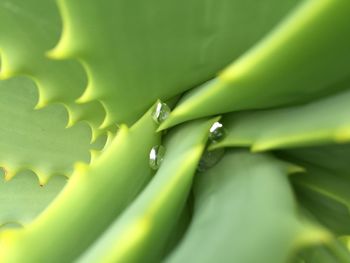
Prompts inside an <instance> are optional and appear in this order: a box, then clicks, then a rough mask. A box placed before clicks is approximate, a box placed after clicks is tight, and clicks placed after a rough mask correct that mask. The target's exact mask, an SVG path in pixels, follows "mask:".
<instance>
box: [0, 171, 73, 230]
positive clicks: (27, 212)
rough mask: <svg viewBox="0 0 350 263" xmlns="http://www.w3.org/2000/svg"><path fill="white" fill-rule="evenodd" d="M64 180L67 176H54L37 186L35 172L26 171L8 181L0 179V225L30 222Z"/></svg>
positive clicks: (53, 195) (62, 184) (49, 201)
mask: <svg viewBox="0 0 350 263" xmlns="http://www.w3.org/2000/svg"><path fill="white" fill-rule="evenodd" d="M66 181H67V178H64V177H63V176H54V177H53V178H52V179H51V180H50V181H49V182H48V183H47V184H46V185H45V186H39V184H38V179H37V177H36V176H35V174H33V173H30V172H28V171H25V172H22V173H21V174H19V175H18V176H16V177H15V178H13V179H12V180H11V181H9V182H6V181H5V180H1V181H0V226H1V225H3V224H7V223H18V224H21V225H27V224H28V223H30V222H31V221H32V220H33V219H34V218H36V217H37V216H38V215H39V214H40V213H41V212H42V211H43V210H44V209H45V208H46V207H47V206H48V204H50V203H51V201H52V200H53V199H54V198H55V197H56V195H57V194H58V193H59V192H60V191H61V189H62V188H63V186H64V185H65V183H66ZM0 230H1V228H0Z"/></svg>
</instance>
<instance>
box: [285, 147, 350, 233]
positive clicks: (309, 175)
mask: <svg viewBox="0 0 350 263" xmlns="http://www.w3.org/2000/svg"><path fill="white" fill-rule="evenodd" d="M349 154H350V145H349V144H345V145H329V146H323V147H312V148H304V149H296V150H289V151H286V152H281V153H280V155H281V156H284V157H285V158H287V159H289V160H292V161H293V162H294V163H297V164H298V165H302V166H303V167H304V168H305V170H306V172H305V173H302V174H298V175H295V176H293V177H292V180H293V182H294V184H295V188H296V191H297V193H298V198H299V201H300V203H301V204H302V205H303V206H305V207H307V208H308V210H310V211H311V212H312V213H313V214H314V215H315V216H316V217H317V219H318V221H320V222H321V223H323V224H324V225H326V226H327V227H329V228H330V229H332V231H334V232H335V233H336V234H338V235H349V234H350V225H349V222H350V214H349V208H350V194H349V187H350V169H349V168H350V162H349V156H350V155H349Z"/></svg>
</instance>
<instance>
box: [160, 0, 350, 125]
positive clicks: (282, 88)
mask: <svg viewBox="0 0 350 263" xmlns="http://www.w3.org/2000/svg"><path fill="white" fill-rule="evenodd" d="M349 8H350V2H349V1H347V0H339V1H334V0H319V1H314V0H308V1H304V3H303V4H301V6H300V7H299V8H298V9H297V10H296V11H295V12H293V13H292V14H291V15H290V16H288V17H287V18H286V19H285V20H284V22H282V23H281V24H280V25H279V26H278V27H276V28H275V29H274V30H273V31H272V32H271V33H270V34H269V35H268V36H267V37H266V38H265V39H263V40H262V41H260V42H259V43H258V44H257V45H256V46H254V47H253V48H252V49H250V50H249V51H248V52H246V53H245V54H244V55H243V56H241V57H240V58H239V59H238V60H236V61H234V62H233V63H232V64H231V65H230V66H229V67H227V68H226V69H225V70H224V71H223V72H222V73H221V74H219V76H218V77H217V78H215V79H213V80H212V81H210V82H208V83H205V84H204V85H202V86H200V87H199V88H197V89H194V90H192V91H190V92H189V93H188V94H187V95H186V96H185V97H184V98H183V99H182V101H181V102H180V104H179V106H178V107H177V108H175V110H174V111H173V112H172V114H171V115H170V118H168V119H167V121H166V122H164V123H163V124H162V126H161V127H160V128H161V129H165V128H168V127H170V126H173V125H175V124H177V123H180V122H184V121H186V120H191V119H195V118H199V117H204V116H210V115H214V114H221V113H225V112H231V111H239V110H246V109H262V108H271V107H276V106H282V105H290V104H295V103H301V102H305V101H309V100H312V99H315V98H319V97H321V96H324V95H328V94H330V93H334V92H336V91H339V90H341V89H345V88H348V85H345V84H347V83H348V82H347V81H345V82H344V80H345V79H347V80H349V76H350V51H349V48H348V47H349V45H350V38H349V35H350V28H349V24H350V17H349V14H348V10H349ZM342 82H344V83H343V84H344V85H340V84H339V83H342Z"/></svg>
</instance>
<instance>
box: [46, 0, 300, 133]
mask: <svg viewBox="0 0 350 263" xmlns="http://www.w3.org/2000/svg"><path fill="white" fill-rule="evenodd" d="M58 3H59V7H60V11H61V14H62V17H63V34H62V37H61V40H60V42H59V44H58V46H56V48H55V49H54V50H53V51H52V52H51V53H50V55H51V57H54V58H59V59H62V58H77V59H79V60H80V61H81V62H82V63H83V65H84V67H85V68H86V71H87V72H88V77H89V85H88V87H87V89H86V91H85V93H84V95H83V96H82V97H81V98H80V100H79V101H80V102H87V101H91V100H95V99H99V100H101V101H102V102H103V104H104V106H105V108H106V109H107V118H106V119H105V121H104V126H108V125H110V124H111V123H114V122H117V123H127V124H129V123H133V122H134V121H135V120H136V119H138V118H139V117H140V115H141V114H142V113H143V112H144V111H145V110H146V109H147V108H148V107H150V105H152V104H153V103H154V101H155V100H156V99H158V98H159V99H162V100H167V99H169V98H171V97H173V96H174V95H177V94H180V93H181V92H183V91H185V90H188V89H190V88H191V87H193V86H194V85H198V84H200V83H202V82H204V81H206V80H208V79H210V78H212V77H214V75H215V73H216V72H217V71H218V70H220V69H222V68H223V67H224V66H226V65H227V64H228V63H230V62H231V61H232V60H233V59H235V58H237V57H238V56H239V55H240V54H241V53H242V52H244V51H245V50H246V49H247V48H249V47H251V46H252V45H253V44H254V43H255V41H257V40H259V39H260V38H261V37H262V36H263V35H264V34H265V33H266V32H267V31H269V30H270V29H271V28H272V27H273V25H274V24H276V23H277V22H278V21H279V20H280V19H281V18H282V17H283V16H284V15H285V14H286V13H287V12H288V10H289V9H290V8H292V7H294V6H295V5H296V1H292V0H288V1H278V0H269V1H262V2H260V3H257V2H256V1H253V0H248V1H243V2H242V1H237V0H236V1H232V0H217V1H212V2H206V1H198V0H190V1H188V0H181V1H157V0H152V1H107V0H102V1H98V2H97V1H95V0H75V1H71V0H68V1H67V0H58ZM252 21H253V22H252ZM242 25H244V26H243V27H242ZM141 43H142V44H141Z"/></svg>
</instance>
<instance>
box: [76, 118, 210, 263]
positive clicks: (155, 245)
mask: <svg viewBox="0 0 350 263" xmlns="http://www.w3.org/2000/svg"><path fill="white" fill-rule="evenodd" d="M214 121H215V120H210V121H208V120H205V121H196V122H193V123H190V124H188V125H185V126H182V127H179V129H177V130H174V131H171V133H170V134H168V136H167V140H166V142H165V144H164V146H165V149H166V153H165V157H164V161H163V163H162V165H161V166H160V168H159V170H158V171H157V173H156V174H155V177H154V178H153V180H152V181H151V182H150V184H149V185H148V186H147V187H146V189H145V190H144V191H143V192H142V193H141V194H140V195H139V196H138V198H137V199H136V200H135V201H134V203H132V204H131V205H130V207H129V208H128V209H127V210H126V211H125V212H124V214H123V215H122V216H121V217H120V218H118V219H117V220H116V221H115V222H114V223H113V224H112V225H111V227H109V228H108V229H107V231H106V232H105V234H104V235H103V236H102V237H101V238H100V239H98V240H97V241H96V244H94V245H93V246H92V247H91V248H89V249H88V250H87V251H86V253H85V254H83V256H82V257H81V258H80V259H79V260H78V262H96V263H97V262H106V263H107V262H159V260H161V258H162V256H163V254H164V251H165V248H166V247H165V246H166V245H167V240H168V239H169V235H170V234H171V231H172V230H173V228H174V226H175V225H176V221H177V220H178V219H179V217H180V214H181V211H182V210H183V207H184V203H185V201H186V199H187V196H188V194H189V191H190V188H191V185H192V179H193V175H194V173H195V171H196V167H197V164H198V162H199V159H200V157H201V155H202V152H203V150H204V148H205V146H206V140H207V137H208V133H209V128H210V127H211V125H212V124H213V123H214Z"/></svg>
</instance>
